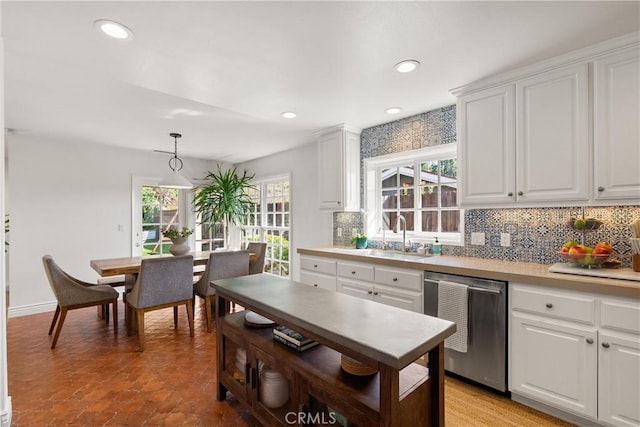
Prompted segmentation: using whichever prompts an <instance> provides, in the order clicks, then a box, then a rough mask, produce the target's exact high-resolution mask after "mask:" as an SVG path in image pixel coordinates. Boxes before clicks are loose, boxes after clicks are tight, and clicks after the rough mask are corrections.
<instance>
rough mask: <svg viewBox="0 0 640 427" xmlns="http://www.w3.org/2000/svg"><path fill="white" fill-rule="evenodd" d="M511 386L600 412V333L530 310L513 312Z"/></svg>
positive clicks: (584, 411) (580, 410)
mask: <svg viewBox="0 0 640 427" xmlns="http://www.w3.org/2000/svg"><path fill="white" fill-rule="evenodd" d="M512 322H513V323H512V328H513V329H512V334H513V335H512V336H513V338H512V339H513V341H512V355H511V359H512V360H513V361H514V362H513V363H514V366H513V369H512V374H513V376H512V378H511V384H512V387H511V389H512V391H517V392H520V393H521V394H524V395H527V396H528V397H530V398H532V399H535V400H538V401H541V402H543V403H546V404H548V405H551V406H555V407H558V408H560V409H565V410H569V411H571V412H573V413H576V414H578V415H581V416H586V417H588V418H591V419H596V417H597V404H596V402H597V393H596V391H597V387H596V385H597V379H598V377H597V372H598V371H597V369H598V351H597V341H598V333H597V331H596V329H595V328H583V327H575V326H566V325H560V324H557V323H554V322H548V321H542V320H538V319H536V318H535V317H533V316H529V315H527V314H523V313H518V312H514V313H513V315H512Z"/></svg>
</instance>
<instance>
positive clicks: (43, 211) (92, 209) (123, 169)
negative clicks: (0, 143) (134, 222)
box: [5, 135, 215, 317]
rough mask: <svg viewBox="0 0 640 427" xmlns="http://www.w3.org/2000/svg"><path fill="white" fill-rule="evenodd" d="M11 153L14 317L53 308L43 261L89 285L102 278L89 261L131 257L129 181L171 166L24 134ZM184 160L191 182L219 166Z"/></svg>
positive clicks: (156, 157) (132, 153)
mask: <svg viewBox="0 0 640 427" xmlns="http://www.w3.org/2000/svg"><path fill="white" fill-rule="evenodd" d="M6 149H7V151H8V158H9V162H8V182H6V186H5V189H7V197H8V199H9V203H8V204H7V205H8V206H10V211H9V214H10V217H11V241H10V243H11V246H10V253H9V263H10V268H9V288H10V307H9V316H10V317H12V316H19V315H26V314H33V313H38V312H42V311H50V310H53V309H55V297H54V295H53V293H52V292H51V289H50V286H49V283H48V282H47V278H46V275H45V273H44V269H43V266H42V256H43V255H45V254H50V255H51V256H53V258H54V260H55V261H56V262H57V263H58V264H59V265H60V266H61V267H62V268H63V269H64V270H66V271H67V272H68V273H69V274H71V275H73V276H76V277H78V278H79V279H82V280H86V281H95V280H96V279H97V277H98V274H97V273H96V272H95V271H93V270H92V269H91V268H90V266H89V261H90V260H91V259H95V258H110V257H120V256H129V255H130V253H131V218H132V216H131V215H132V213H131V203H132V197H131V177H132V175H136V176H144V177H158V176H160V177H161V176H163V175H164V174H165V173H168V172H169V166H168V164H167V160H168V158H167V156H164V155H161V154H157V153H153V152H143V151H137V150H128V149H123V148H117V147H109V146H102V145H96V144H89V143H82V142H53V141H48V140H43V139H37V138H33V137H27V136H24V135H11V136H9V137H8V138H7V147H6ZM183 161H184V169H183V170H182V171H181V172H182V173H183V174H184V176H186V177H187V178H202V177H204V176H205V175H206V171H207V170H213V168H214V167H215V162H211V161H203V160H196V159H189V158H183ZM119 226H121V227H122V231H119Z"/></svg>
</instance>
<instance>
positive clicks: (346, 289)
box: [338, 279, 373, 300]
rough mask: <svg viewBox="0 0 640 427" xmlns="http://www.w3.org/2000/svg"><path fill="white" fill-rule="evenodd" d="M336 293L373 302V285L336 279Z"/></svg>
mask: <svg viewBox="0 0 640 427" xmlns="http://www.w3.org/2000/svg"><path fill="white" fill-rule="evenodd" d="M338 292H342V293H343V294H347V295H351V296H353V297H358V298H363V299H368V300H373V285H371V284H369V283H365V282H355V281H351V280H342V279H338Z"/></svg>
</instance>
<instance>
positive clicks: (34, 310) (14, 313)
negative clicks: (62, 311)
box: [9, 301, 58, 318]
mask: <svg viewBox="0 0 640 427" xmlns="http://www.w3.org/2000/svg"><path fill="white" fill-rule="evenodd" d="M57 305H58V304H57V303H56V302H55V301H51V302H43V303H39V304H29V305H22V306H19V307H9V317H10V318H11V317H22V316H29V315H31V314H40V313H47V312H49V311H55V309H56V306H57Z"/></svg>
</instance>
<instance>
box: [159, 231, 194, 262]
mask: <svg viewBox="0 0 640 427" xmlns="http://www.w3.org/2000/svg"><path fill="white" fill-rule="evenodd" d="M191 233H193V230H191V229H189V228H187V227H182V230H176V229H175V228H170V227H167V228H165V229H164V230H163V231H162V235H163V236H164V237H167V238H168V239H171V243H173V244H172V245H171V247H170V248H169V252H171V253H172V254H173V255H184V254H188V253H189V251H190V250H191V248H189V245H188V244H187V239H188V238H189V236H190V235H191Z"/></svg>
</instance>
